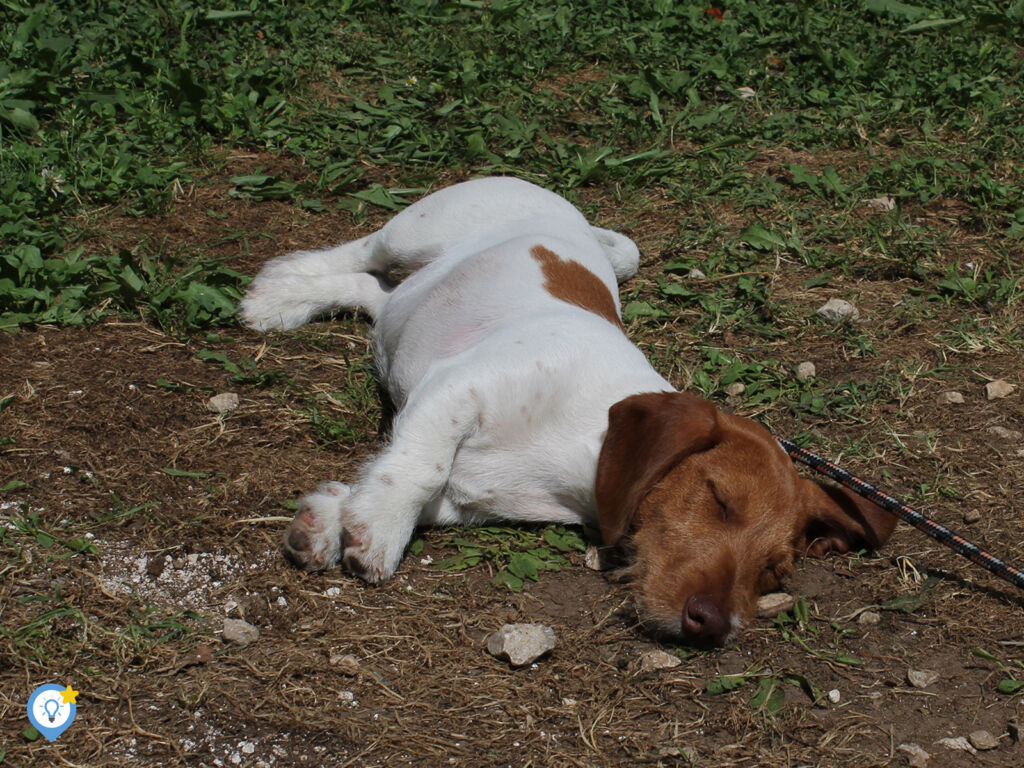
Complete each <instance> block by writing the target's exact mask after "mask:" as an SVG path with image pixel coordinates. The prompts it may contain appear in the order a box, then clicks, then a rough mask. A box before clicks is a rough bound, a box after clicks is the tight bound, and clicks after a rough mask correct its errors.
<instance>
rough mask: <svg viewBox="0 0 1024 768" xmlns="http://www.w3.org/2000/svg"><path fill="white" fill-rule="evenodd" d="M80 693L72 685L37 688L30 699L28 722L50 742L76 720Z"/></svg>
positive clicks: (50, 685)
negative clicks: (76, 702)
mask: <svg viewBox="0 0 1024 768" xmlns="http://www.w3.org/2000/svg"><path fill="white" fill-rule="evenodd" d="M77 696H78V691H76V690H75V689H74V688H72V687H71V686H70V685H69V686H67V687H63V688H62V687H61V686H59V685H56V684H55V683H46V684H45V685H40V686H39V687H38V688H36V689H35V690H34V691H33V692H32V695H31V696H29V699H28V708H27V709H28V721H29V722H30V723H32V725H33V726H35V729H36V730H37V731H39V733H41V734H42V735H43V736H45V737H46V738H47V739H49V740H50V741H53V740H54V739H56V738H57V737H58V736H60V735H61V734H62V733H64V731H66V730H67V729H68V726H69V725H71V723H72V722H73V721H74V719H75V712H76V710H77V709H78V706H77V705H76V704H75V698H76V697H77Z"/></svg>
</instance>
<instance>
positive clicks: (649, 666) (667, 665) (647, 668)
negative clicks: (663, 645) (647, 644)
mask: <svg viewBox="0 0 1024 768" xmlns="http://www.w3.org/2000/svg"><path fill="white" fill-rule="evenodd" d="M682 663H683V660H682V659H680V658H679V656H677V655H676V654H674V653H668V652H667V651H663V650H661V649H659V648H655V649H654V650H650V651H647V652H645V653H643V654H642V655H641V656H640V671H641V672H657V671H658V670H659V669H672V668H673V667H678V666H679V665H680V664H682Z"/></svg>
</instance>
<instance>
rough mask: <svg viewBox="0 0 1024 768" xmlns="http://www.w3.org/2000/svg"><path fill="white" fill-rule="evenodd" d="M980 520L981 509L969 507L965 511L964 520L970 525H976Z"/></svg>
mask: <svg viewBox="0 0 1024 768" xmlns="http://www.w3.org/2000/svg"><path fill="white" fill-rule="evenodd" d="M979 520H981V510H980V509H968V510H967V511H966V512H964V522H965V523H967V524H968V525H974V524H975V523H976V522H978V521H979Z"/></svg>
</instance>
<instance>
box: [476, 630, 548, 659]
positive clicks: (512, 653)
mask: <svg viewBox="0 0 1024 768" xmlns="http://www.w3.org/2000/svg"><path fill="white" fill-rule="evenodd" d="M555 642H556V641H555V630H553V629H552V628H551V627H549V626H547V625H544V624H506V625H504V626H503V627H502V628H501V629H499V630H498V631H497V632H495V633H494V634H492V635H491V636H490V637H488V638H487V652H488V653H490V654H491V655H492V656H498V657H504V658H506V659H508V661H509V663H510V664H512V666H514V667H522V666H525V665H527V664H531V663H533V662H534V661H536V660H537V659H539V658H540V657H541V656H543V655H544V654H545V653H547V652H548V651H550V650H551V649H552V648H554V647H555Z"/></svg>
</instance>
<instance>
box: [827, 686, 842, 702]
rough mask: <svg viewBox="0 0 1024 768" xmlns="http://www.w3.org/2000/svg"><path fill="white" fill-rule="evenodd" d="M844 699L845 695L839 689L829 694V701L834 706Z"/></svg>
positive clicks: (834, 689)
mask: <svg viewBox="0 0 1024 768" xmlns="http://www.w3.org/2000/svg"><path fill="white" fill-rule="evenodd" d="M842 698H843V695H842V694H841V693H840V692H839V689H838V688H833V689H832V690H831V691H829V692H828V700H829V701H831V702H832V703H833V704H838V703H839V701H840V700H841V699H842Z"/></svg>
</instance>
